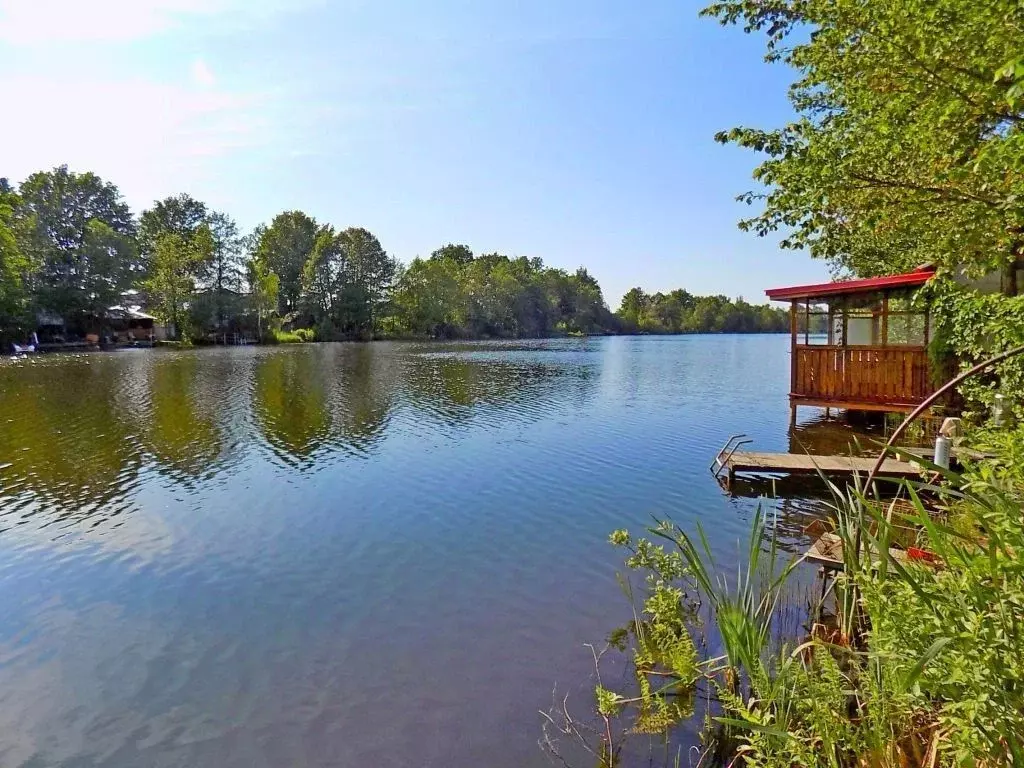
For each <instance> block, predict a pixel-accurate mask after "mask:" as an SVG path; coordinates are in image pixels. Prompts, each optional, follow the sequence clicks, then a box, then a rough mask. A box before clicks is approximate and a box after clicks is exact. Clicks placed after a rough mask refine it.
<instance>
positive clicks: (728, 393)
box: [0, 336, 846, 768]
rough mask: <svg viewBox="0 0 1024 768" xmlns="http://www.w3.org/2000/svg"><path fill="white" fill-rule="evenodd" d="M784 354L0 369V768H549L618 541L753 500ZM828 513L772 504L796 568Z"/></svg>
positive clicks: (754, 339)
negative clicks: (811, 525) (658, 521)
mask: <svg viewBox="0 0 1024 768" xmlns="http://www.w3.org/2000/svg"><path fill="white" fill-rule="evenodd" d="M788 375H789V359H788V338H785V337H779V336H690V337H674V338H651V337H648V338H606V339H578V340H577V339H573V340H558V341H537V342H503V343H493V342H481V343H466V344H450V345H448V344H446V345H436V344H412V343H374V344H331V345H310V346H302V347H292V348H228V349H224V348H222V349H215V350H213V349H210V350H196V351H188V352H163V351H150V350H138V351H125V352H118V353H97V354H88V355H81V356H68V357H64V356H51V357H40V358H36V359H32V360H23V361H5V362H3V363H0V528H2V532H0V617H2V618H0V765H3V766H22V765H24V766H57V765H60V766H93V765H104V766H143V765H145V766H218V768H227V767H229V766H275V768H276V767H278V766H300V765H309V766H319V765H332V766H411V765H416V766H471V765H478V766H488V767H489V768H504V767H505V766H507V767H508V768H513V767H514V768H523V767H524V766H534V765H537V766H540V765H547V764H548V762H547V760H546V758H545V756H544V755H543V754H542V752H541V750H540V749H539V748H538V746H537V739H538V737H539V735H540V722H541V717H540V715H539V711H540V710H546V709H548V708H549V707H550V706H551V703H552V693H553V690H554V689H555V687H556V686H557V687H558V691H559V692H560V693H559V696H561V695H562V693H564V692H573V695H575V696H577V697H579V698H578V699H576V700H577V701H578V705H579V706H580V707H581V708H583V709H585V708H586V706H587V704H588V702H587V699H586V695H585V689H586V687H587V686H590V685H591V684H592V682H591V681H590V679H589V676H590V674H591V672H592V660H591V657H590V652H589V651H588V650H587V649H586V648H585V647H584V646H583V644H584V643H587V642H600V641H601V640H602V638H604V637H605V635H606V634H607V632H608V630H610V629H611V628H613V627H614V626H616V624H618V623H621V621H622V620H623V618H624V617H625V616H626V615H627V612H628V605H627V603H626V601H625V598H624V597H623V595H622V592H621V591H620V590H619V588H618V586H617V584H616V581H615V572H616V570H618V569H620V567H621V563H622V555H621V553H620V552H616V551H615V550H613V549H612V548H611V547H610V546H609V545H608V544H607V537H608V534H609V532H610V531H612V530H613V529H615V528H620V527H628V528H631V529H633V530H639V529H641V528H642V527H643V526H644V525H646V524H648V523H649V522H650V521H651V516H652V515H653V516H671V517H672V518H673V519H674V520H676V521H677V522H679V523H681V524H682V525H683V526H684V527H685V526H690V527H692V526H693V525H694V523H695V522H696V521H702V522H703V524H704V526H705V527H706V530H707V532H708V535H709V538H710V539H711V542H712V545H713V547H714V548H715V550H716V552H718V553H719V554H720V556H721V558H722V561H723V562H725V563H726V564H728V563H730V562H734V558H735V556H736V552H737V542H738V541H739V540H745V539H746V537H747V534H748V531H749V527H750V522H751V519H752V516H753V514H754V510H755V508H756V506H757V504H758V500H757V499H756V498H752V497H746V498H730V497H728V496H726V495H724V494H723V493H722V491H721V489H720V488H719V487H718V485H717V484H716V483H715V481H714V480H713V479H712V477H711V475H710V474H709V472H708V470H707V466H708V464H709V462H710V461H711V458H712V457H713V456H714V454H715V452H716V451H717V450H718V448H719V446H720V444H721V443H722V442H723V441H724V440H725V438H726V437H728V436H729V435H730V434H732V433H736V432H746V433H747V434H749V435H750V436H751V437H753V438H755V440H756V443H757V446H758V448H760V449H762V450H787V449H789V448H790V446H791V445H796V443H797V442H803V443H806V444H808V445H809V446H810V447H814V445H815V442H816V441H817V442H818V443H822V442H824V443H828V444H829V445H830V446H831V445H832V444H836V443H843V442H844V441H845V439H846V434H845V433H844V432H842V431H839V432H836V431H834V430H831V429H820V428H818V429H815V428H807V429H803V430H798V432H797V433H796V434H795V435H792V436H791V435H789V434H788V430H787V427H788V416H789V414H788V404H787V400H786V393H787V388H788ZM814 511H815V510H814V502H809V503H799V502H786V503H772V504H771V505H770V518H771V520H772V522H773V524H774V525H777V527H778V530H779V532H780V534H781V535H782V537H783V541H784V543H785V544H786V545H787V546H788V547H789V548H790V549H792V550H796V549H798V548H799V547H800V546H802V545H804V544H805V543H806V542H805V541H804V539H803V537H802V534H801V533H800V529H801V527H802V525H803V524H804V522H806V518H807V516H808V515H811V514H813V513H814Z"/></svg>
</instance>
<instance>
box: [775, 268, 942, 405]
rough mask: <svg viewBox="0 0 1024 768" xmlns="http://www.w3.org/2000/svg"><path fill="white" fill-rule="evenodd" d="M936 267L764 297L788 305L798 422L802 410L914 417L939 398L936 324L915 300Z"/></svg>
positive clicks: (793, 397)
mask: <svg viewBox="0 0 1024 768" xmlns="http://www.w3.org/2000/svg"><path fill="white" fill-rule="evenodd" d="M934 274H935V272H934V270H933V269H931V268H930V267H927V268H925V267H923V268H921V269H919V270H917V271H914V272H908V273H906V274H902V275H889V276H887V277H873V278H867V279H863V280H846V281H840V282H833V283H820V284H817V285H797V286H792V287H789V288H773V289H771V290H769V291H766V293H767V294H768V298H770V299H772V300H773V301H788V302H789V303H790V333H791V341H790V344H791V363H790V366H791V373H790V387H789V401H790V406H791V408H792V413H793V419H794V420H795V418H796V409H797V407H798V406H801V405H810V406H817V407H824V408H844V409H848V410H859V411H891V412H899V411H909V410H912V409H913V408H914V407H915V406H917V405H919V404H920V403H921V402H922V401H923V400H924V399H925V398H926V397H928V395H930V394H931V393H932V392H933V391H934V387H933V385H932V376H931V371H930V369H929V364H928V341H929V331H930V317H929V315H928V310H927V308H925V307H920V306H918V305H916V304H915V303H914V302H913V301H912V299H913V297H914V294H915V293H916V292H917V291H918V290H919V289H920V288H921V287H922V286H923V285H924V284H925V283H927V282H928V281H929V280H930V279H931V278H932V276H933V275H934Z"/></svg>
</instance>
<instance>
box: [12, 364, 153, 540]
mask: <svg viewBox="0 0 1024 768" xmlns="http://www.w3.org/2000/svg"><path fill="white" fill-rule="evenodd" d="M90 363H91V361H90V360H88V359H81V358H69V359H67V360H65V361H62V362H61V363H60V364H59V365H56V366H53V365H24V366H20V367H14V366H4V367H3V368H2V369H0V414H3V418H2V420H0V467H2V469H0V483H2V493H0V513H2V514H3V515H4V525H5V527H6V526H10V525H17V524H22V523H24V522H26V520H24V519H18V513H19V512H24V513H25V514H31V513H32V512H34V511H35V510H36V509H37V508H38V509H47V510H49V511H51V512H52V514H51V515H50V516H48V517H47V518H45V519H39V520H36V521H35V522H36V524H37V525H48V524H50V523H53V522H56V521H60V520H65V519H84V518H89V517H92V516H93V515H97V514H98V515H102V516H103V517H105V518H109V517H114V516H116V515H118V514H119V513H120V512H122V511H124V509H125V506H126V502H127V497H128V495H129V493H130V491H131V489H132V482H133V479H134V476H135V473H136V471H137V469H138V467H139V466H140V465H141V463H142V456H141V451H140V450H139V446H138V443H137V442H136V441H135V440H134V439H133V438H134V435H133V434H132V431H131V428H130V425H129V424H128V423H127V422H126V420H125V419H124V413H125V411H124V408H123V403H122V402H121V396H120V395H121V390H120V387H121V383H122V377H121V375H120V372H119V370H118V368H117V367H116V366H109V365H91V364H90Z"/></svg>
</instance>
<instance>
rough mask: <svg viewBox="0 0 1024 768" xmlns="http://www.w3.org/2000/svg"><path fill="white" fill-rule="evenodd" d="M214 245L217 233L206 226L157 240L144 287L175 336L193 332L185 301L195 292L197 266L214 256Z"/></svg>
mask: <svg viewBox="0 0 1024 768" xmlns="http://www.w3.org/2000/svg"><path fill="white" fill-rule="evenodd" d="M213 248H214V243H213V235H212V234H211V233H210V230H209V228H207V227H206V226H205V225H203V226H201V227H200V228H199V230H198V232H196V234H195V235H194V236H193V237H191V238H188V239H186V238H184V237H183V236H182V235H180V234H178V233H173V232H172V233H166V234H163V235H160V236H159V237H158V238H157V240H156V243H155V245H154V250H153V255H152V261H151V263H150V268H149V278H147V279H146V280H145V281H144V282H143V286H144V288H145V289H146V290H147V291H148V293H149V295H150V296H151V297H152V299H153V301H154V302H155V309H156V312H157V315H158V316H159V317H160V319H161V320H163V321H164V322H165V323H168V324H169V325H170V327H171V335H172V336H175V337H186V338H187V337H188V336H189V335H190V331H191V328H190V327H189V325H188V322H187V321H188V315H187V314H186V313H185V312H184V308H185V303H186V302H187V300H188V298H189V297H190V296H191V295H192V294H193V293H194V292H195V272H196V267H197V265H198V264H202V263H203V262H204V261H206V260H208V259H209V258H210V255H211V254H212V252H213Z"/></svg>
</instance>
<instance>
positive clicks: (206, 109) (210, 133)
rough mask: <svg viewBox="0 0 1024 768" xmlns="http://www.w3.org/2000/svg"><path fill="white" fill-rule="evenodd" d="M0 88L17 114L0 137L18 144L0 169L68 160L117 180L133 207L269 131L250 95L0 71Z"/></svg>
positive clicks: (29, 168)
mask: <svg viewBox="0 0 1024 768" xmlns="http://www.w3.org/2000/svg"><path fill="white" fill-rule="evenodd" d="M0 92H2V93H3V94H4V100H5V103H6V104H7V106H8V107H9V108H10V109H11V110H12V112H14V113H16V114H18V115H21V116H22V117H21V118H20V119H19V120H17V121H10V122H9V123H8V124H7V125H6V126H5V129H4V130H5V135H4V142H5V144H6V145H7V146H9V147H17V148H18V151H17V152H11V153H8V157H7V158H6V159H5V164H4V171H5V172H6V173H7V174H9V175H10V176H11V177H12V178H14V179H19V180H20V179H22V178H24V177H25V176H27V175H28V174H29V173H31V172H33V171H37V170H40V169H45V168H51V167H53V166H55V165H59V164H60V163H65V162H66V163H68V164H69V165H71V166H72V168H74V169H77V170H92V171H95V172H97V173H99V174H100V175H101V176H103V177H104V178H106V179H108V180H110V181H113V182H115V183H116V184H118V186H120V187H121V190H122V192H124V193H125V196H126V197H127V198H128V200H129V202H130V203H132V204H133V205H135V206H140V205H146V204H148V203H149V202H151V201H152V200H153V199H154V198H156V197H161V196H163V195H166V194H169V193H170V192H171V191H174V190H183V189H189V188H191V187H192V185H193V184H194V183H195V182H196V181H197V179H198V178H199V177H201V176H202V175H203V174H204V173H206V172H208V171H209V163H208V160H209V158H211V157H217V156H222V155H226V154H229V153H231V152H234V151H237V150H241V149H244V148H251V147H256V146H261V145H264V144H266V143H267V142H268V141H269V140H270V127H269V124H268V121H267V119H266V118H265V117H264V116H263V114H262V113H263V108H264V107H265V106H266V104H265V99H264V98H263V97H262V96H260V95H256V94H228V93H220V92H218V91H216V90H213V89H209V88H197V87H182V86H177V85H165V84H158V83H153V82H148V81H145V80H123V81H117V82H108V81H101V80H84V79H83V80H78V79H71V78H60V79H56V78H47V77H8V78H2V77H0Z"/></svg>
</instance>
